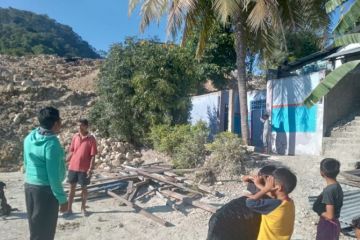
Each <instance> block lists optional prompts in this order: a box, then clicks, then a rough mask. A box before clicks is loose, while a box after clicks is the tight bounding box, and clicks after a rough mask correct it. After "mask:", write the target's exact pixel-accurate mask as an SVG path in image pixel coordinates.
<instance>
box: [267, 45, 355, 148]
mask: <svg viewBox="0 0 360 240" xmlns="http://www.w3.org/2000/svg"><path fill="white" fill-rule="evenodd" d="M354 59H360V45H359V44H351V45H349V46H346V47H343V48H329V49H326V50H324V51H321V52H318V53H314V54H311V55H309V56H307V57H305V58H302V59H299V60H298V61H296V62H293V63H288V64H286V65H284V66H280V67H279V69H278V70H277V71H275V72H272V75H273V77H271V78H270V79H271V80H269V81H268V82H267V100H266V101H267V111H268V112H269V113H271V114H270V115H271V123H272V133H271V142H272V144H271V145H272V151H273V152H274V153H278V154H286V155H321V154H322V153H323V143H324V137H326V136H329V134H330V132H331V130H332V127H333V126H334V124H336V123H337V122H338V121H339V120H341V119H343V118H344V117H346V116H348V115H349V114H351V113H352V112H353V111H354V108H356V107H359V106H360V105H357V104H360V74H359V73H360V72H359V68H358V69H357V70H356V69H355V70H354V71H353V72H352V73H350V74H348V75H346V76H345V77H344V78H343V79H342V80H341V81H340V82H339V83H337V84H336V85H335V86H334V87H333V88H331V89H330V92H329V93H328V94H327V95H326V96H325V97H323V98H322V99H321V100H320V101H319V102H318V103H316V104H315V105H313V106H312V107H310V108H308V107H307V106H305V105H304V100H305V99H306V98H307V96H309V94H310V93H311V92H312V91H313V90H314V89H315V88H316V87H318V86H319V84H320V82H321V81H322V80H323V79H324V78H325V76H326V75H327V74H329V73H330V72H331V71H333V70H334V69H335V68H337V67H340V66H341V65H342V64H344V63H346V62H348V61H351V60H354Z"/></svg>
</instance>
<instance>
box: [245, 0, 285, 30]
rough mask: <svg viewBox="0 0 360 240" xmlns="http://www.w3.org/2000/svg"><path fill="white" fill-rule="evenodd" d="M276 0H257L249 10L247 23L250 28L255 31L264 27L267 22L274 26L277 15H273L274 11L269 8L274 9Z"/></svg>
mask: <svg viewBox="0 0 360 240" xmlns="http://www.w3.org/2000/svg"><path fill="white" fill-rule="evenodd" d="M277 5H278V4H277V1H276V0H258V1H256V4H255V5H254V7H253V8H252V11H251V12H250V14H249V16H248V19H247V23H248V25H249V26H250V28H251V29H252V30H253V31H255V32H257V31H258V30H260V29H265V27H266V24H267V22H271V24H272V25H273V26H274V27H276V26H275V25H276V22H277V20H278V17H277V16H275V15H274V12H273V11H271V9H276V8H277V7H278V6H277ZM276 14H277V13H276ZM270 19H271V21H269V20H270Z"/></svg>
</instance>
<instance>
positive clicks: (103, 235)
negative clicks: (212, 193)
mask: <svg viewBox="0 0 360 240" xmlns="http://www.w3.org/2000/svg"><path fill="white" fill-rule="evenodd" d="M320 160H321V159H320V158H317V157H275V156H273V157H271V158H270V161H272V162H275V163H277V164H281V165H285V166H288V167H290V168H291V169H292V170H293V171H294V172H295V173H296V175H297V176H298V186H297V188H296V190H295V191H294V192H293V194H292V195H291V197H292V198H293V199H294V200H295V204H296V223H295V232H294V234H293V237H292V239H297V240H300V239H301V240H302V239H303V240H312V239H315V232H316V225H315V223H316V221H317V216H316V214H315V213H313V212H312V211H311V208H310V207H309V204H308V201H307V197H308V196H309V195H316V194H319V193H320V191H321V189H322V188H323V186H324V181H323V180H322V179H321V177H320V176H319V167H318V166H319V162H320ZM0 180H1V181H4V182H6V183H7V190H6V195H7V198H8V201H9V203H10V204H11V205H12V206H13V207H15V208H18V209H19V211H18V212H14V213H13V214H12V216H10V217H8V218H5V219H0V239H1V240H18V239H21V240H22V239H27V238H28V225H27V220H26V211H25V203H24V193H23V176H22V174H21V173H20V172H14V173H0ZM220 181H221V184H219V185H216V186H215V189H216V190H217V191H220V192H222V193H224V194H225V197H223V198H220V199H217V198H215V197H205V198H203V199H202V201H204V202H207V203H211V204H214V205H215V206H220V205H222V204H224V203H226V202H228V201H229V200H231V199H234V198H236V197H239V196H241V195H242V194H243V193H244V192H243V191H244V189H245V185H244V184H243V183H241V182H239V181H237V180H229V179H220ZM345 189H346V187H345ZM139 205H141V206H143V207H144V208H146V209H147V210H149V211H150V212H152V213H154V214H155V215H157V216H159V217H161V218H163V219H165V220H167V221H169V222H171V223H172V224H174V225H175V226H173V227H163V226H161V225H159V224H157V223H155V222H153V221H151V220H149V219H147V218H145V217H144V216H142V215H139V214H136V213H134V212H133V211H132V209H130V208H128V207H126V206H119V205H118V204H117V203H116V202H115V201H114V200H112V199H110V198H103V199H96V200H92V201H89V203H88V206H89V211H91V212H92V214H91V215H90V216H88V217H83V216H81V215H80V214H79V210H80V203H78V202H77V203H75V204H74V210H75V212H76V214H75V216H74V218H72V219H64V218H62V217H59V221H58V227H57V233H56V239H59V240H60V239H64V240H65V239H66V240H71V239H76V240H82V239H84V240H85V239H89V240H91V239H96V240H100V239H101V240H103V239H104V240H105V239H131V240H132V239H134V240H143V239H152V240H160V239H161V240H163V239H172V240H180V239H181V240H185V239H188V240H197V239H206V235H207V223H208V220H209V218H210V216H211V214H210V213H208V212H205V211H203V210H201V209H195V208H191V207H183V208H182V209H181V211H180V212H176V211H173V210H172V209H171V208H170V207H167V206H166V205H165V203H164V201H163V200H161V199H160V198H157V197H152V198H151V199H150V200H149V201H148V202H146V203H144V204H139ZM44 227H46V226H44ZM340 239H342V240H345V239H351V238H348V237H345V236H341V238H340Z"/></svg>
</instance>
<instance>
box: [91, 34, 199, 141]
mask: <svg viewBox="0 0 360 240" xmlns="http://www.w3.org/2000/svg"><path fill="white" fill-rule="evenodd" d="M198 73H199V70H198V64H197V62H196V61H195V60H194V58H193V56H192V54H191V53H190V52H189V51H187V50H186V49H184V48H180V47H179V46H176V45H172V44H163V43H158V42H156V41H143V40H137V39H134V38H129V39H127V40H126V41H125V42H124V43H122V44H116V45H113V46H112V48H111V50H110V52H109V53H108V57H107V58H106V60H105V62H104V64H103V65H102V67H101V70H100V75H99V83H98V94H99V98H100V99H99V101H98V103H97V104H96V105H95V107H94V109H93V111H92V114H91V116H92V119H93V120H92V121H94V122H95V124H96V125H97V126H98V128H99V129H100V130H101V131H102V133H103V134H105V135H110V136H114V137H117V138H120V139H122V140H126V141H130V142H132V143H136V144H139V143H143V142H144V141H145V139H146V137H147V136H148V133H149V131H150V127H152V126H154V125H158V124H165V123H166V124H170V125H171V124H181V123H187V120H188V117H189V111H190V109H191V101H190V95H191V94H192V93H193V92H195V91H196V88H195V86H196V83H197V82H200V81H204V80H205V78H204V77H203V76H202V75H199V74H198ZM104 124H105V125H104Z"/></svg>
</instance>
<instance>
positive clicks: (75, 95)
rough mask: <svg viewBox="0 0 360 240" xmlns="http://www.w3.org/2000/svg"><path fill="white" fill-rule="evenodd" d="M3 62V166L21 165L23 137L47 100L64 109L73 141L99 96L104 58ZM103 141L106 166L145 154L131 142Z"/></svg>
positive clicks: (66, 135)
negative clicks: (98, 79) (80, 121)
mask: <svg viewBox="0 0 360 240" xmlns="http://www.w3.org/2000/svg"><path fill="white" fill-rule="evenodd" d="M0 62H1V65H0V170H1V169H2V170H9V169H12V168H13V169H17V168H18V167H19V165H21V162H22V161H21V159H22V141H23V138H24V137H25V136H26V134H27V133H28V132H29V131H30V130H31V129H33V128H34V127H36V126H37V124H38V123H37V118H36V114H37V112H38V111H39V109H41V108H42V107H44V106H49V105H51V106H54V107H57V108H58V109H59V110H60V114H61V117H62V119H63V131H62V133H61V134H60V140H61V141H62V143H63V144H64V146H65V147H66V146H68V144H69V141H70V140H71V136H72V134H73V133H74V132H76V131H77V129H76V121H77V120H78V119H79V118H81V117H86V116H87V114H88V111H89V109H90V107H91V106H92V104H93V103H94V101H95V100H96V95H95V91H94V85H95V81H96V76H97V73H98V71H99V67H100V65H101V60H92V59H66V58H60V57H55V56H49V55H40V56H36V57H34V56H27V57H14V56H6V55H0ZM93 130H94V129H93ZM98 142H99V150H100V155H99V157H98V159H97V163H98V165H101V167H102V168H105V169H109V168H110V167H111V166H115V165H119V164H120V163H121V162H123V161H126V160H133V159H134V158H136V157H140V154H139V153H137V152H135V151H134V149H133V148H132V147H131V146H130V145H129V144H126V143H120V142H116V141H115V140H113V139H100V138H99V139H98Z"/></svg>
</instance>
